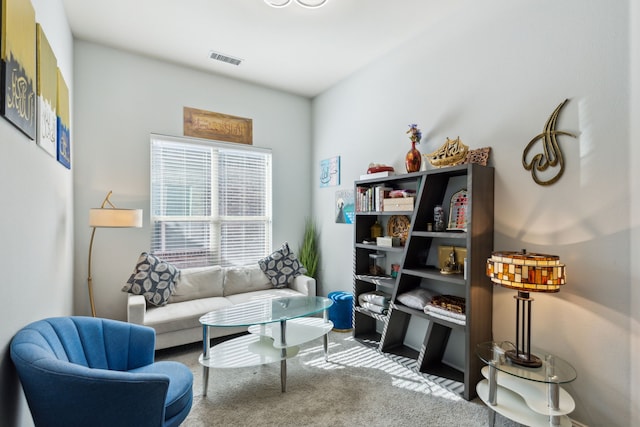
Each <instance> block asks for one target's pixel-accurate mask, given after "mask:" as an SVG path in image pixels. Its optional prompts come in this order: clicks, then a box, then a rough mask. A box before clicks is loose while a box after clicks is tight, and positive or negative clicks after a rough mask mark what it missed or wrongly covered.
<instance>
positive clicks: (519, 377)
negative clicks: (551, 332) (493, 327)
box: [476, 342, 577, 427]
mask: <svg viewBox="0 0 640 427" xmlns="http://www.w3.org/2000/svg"><path fill="white" fill-rule="evenodd" d="M502 344H503V343H496V342H484V343H480V344H478V346H477V348H476V354H477V355H478V357H479V358H480V359H481V360H482V361H483V362H484V363H486V364H487V366H485V367H483V368H482V375H483V376H484V377H485V378H486V379H484V380H482V381H480V382H479V383H478V385H477V386H476V391H477V392H478V397H480V399H481V400H482V401H483V402H484V403H485V404H486V405H487V406H488V407H489V409H490V411H489V425H490V426H493V425H494V422H495V413H496V412H498V413H499V414H501V415H503V416H505V417H507V418H509V419H511V420H513V421H516V422H518V423H520V424H524V425H527V426H540V427H549V426H564V427H571V425H572V422H571V419H570V418H569V417H568V416H567V414H569V413H571V412H573V410H574V409H575V402H574V400H573V398H572V397H571V395H570V394H569V393H567V391H565V390H564V388H562V387H561V386H560V385H561V384H567V383H570V382H572V381H573V380H575V379H576V377H577V373H576V370H575V369H574V368H573V366H571V365H570V364H569V362H567V361H566V360H564V359H561V358H560V357H558V356H555V355H553V354H550V353H546V352H544V351H534V353H536V354H537V356H538V357H540V359H541V360H542V366H540V367H537V368H536V367H524V366H520V365H517V364H514V363H512V362H511V361H510V360H509V358H508V357H506V356H505V349H503V346H502Z"/></svg>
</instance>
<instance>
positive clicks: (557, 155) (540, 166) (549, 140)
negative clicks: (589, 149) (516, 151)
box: [522, 99, 577, 185]
mask: <svg viewBox="0 0 640 427" xmlns="http://www.w3.org/2000/svg"><path fill="white" fill-rule="evenodd" d="M567 101H568V99H565V100H564V101H562V102H561V103H560V105H558V106H557V107H556V109H555V110H554V111H553V113H551V116H550V117H549V120H547V123H545V125H544V130H543V131H542V133H541V134H538V135H536V136H535V137H534V138H533V139H532V140H531V141H529V144H527V147H526V148H525V149H524V152H523V153H522V166H524V168H525V169H526V170H528V171H529V170H530V171H531V177H532V178H533V180H534V181H535V182H536V184H539V185H551V184H553V183H554V182H556V181H557V180H559V179H560V177H561V176H562V174H563V173H564V158H563V157H562V151H561V150H560V146H559V145H558V141H557V139H556V135H567V136H571V137H573V138H577V137H576V136H575V135H574V134H572V133H569V132H565V131H561V130H556V123H557V121H558V116H559V115H560V110H561V109H562V107H564V105H565V104H566V103H567ZM540 139H542V150H543V152H542V153H538V154H536V155H535V156H533V158H532V159H531V161H530V162H528V163H527V154H528V153H529V150H531V148H532V147H533V145H534V144H535V143H536V142H537V141H538V140H540ZM558 165H560V168H559V170H558V173H557V174H555V175H554V176H553V177H551V178H549V179H547V180H544V179H541V178H540V177H539V176H538V173H539V172H544V171H546V170H547V168H548V167H549V166H551V167H556V166H558ZM534 166H535V167H534Z"/></svg>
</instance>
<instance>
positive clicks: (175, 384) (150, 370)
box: [129, 361, 193, 419]
mask: <svg viewBox="0 0 640 427" xmlns="http://www.w3.org/2000/svg"><path fill="white" fill-rule="evenodd" d="M129 372H132V373H143V374H160V375H166V376H167V377H168V378H171V381H169V389H168V390H167V397H166V399H165V416H164V417H165V419H170V418H173V417H175V416H176V415H178V414H179V413H180V412H181V411H182V410H183V409H184V408H185V407H187V406H188V407H191V404H192V400H193V392H192V384H193V376H192V375H191V372H190V371H189V370H185V369H184V365H183V364H182V363H178V362H171V361H162V362H155V363H153V364H151V365H146V366H142V367H140V368H136V369H132V370H131V371H129ZM140 398H141V399H145V396H140ZM134 406H135V403H134Z"/></svg>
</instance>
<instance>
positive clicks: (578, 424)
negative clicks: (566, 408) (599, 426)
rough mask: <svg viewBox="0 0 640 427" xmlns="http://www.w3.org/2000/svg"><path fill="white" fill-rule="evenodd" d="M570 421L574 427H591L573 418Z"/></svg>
mask: <svg viewBox="0 0 640 427" xmlns="http://www.w3.org/2000/svg"><path fill="white" fill-rule="evenodd" d="M569 419H570V420H571V425H572V426H573V427H589V426H588V425H586V424H582V423H581V422H580V421H576V420H574V419H572V418H569Z"/></svg>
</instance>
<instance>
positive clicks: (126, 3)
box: [63, 0, 462, 97]
mask: <svg viewBox="0 0 640 427" xmlns="http://www.w3.org/2000/svg"><path fill="white" fill-rule="evenodd" d="M461 1H462V0H444V1H443V0H329V1H328V3H327V4H326V5H325V6H324V7H322V8H319V9H305V8H303V7H300V6H299V5H297V4H295V3H294V2H292V4H290V5H289V6H287V7H285V8H282V9H274V8H272V7H269V6H267V5H266V4H265V2H264V1H263V0H63V3H64V7H65V10H66V14H67V17H68V19H69V25H70V26H71V30H72V32H73V35H74V37H76V38H78V39H82V40H88V41H92V42H96V43H100V44H104V45H108V46H112V47H116V48H119V49H124V50H128V51H131V52H135V53H139V54H144V55H147V56H151V57H155V58H160V59H164V60H168V61H172V62H175V63H178V64H182V65H186V66H189V67H193V68H196V69H200V70H204V71H208V72H212V73H216V74H222V75H226V76H230V77H233V78H236V79H241V80H245V81H250V82H254V83H258V84H260V85H264V86H269V87H273V88H276V89H281V90H285V91H288V92H292V93H295V94H299V95H303V96H307V97H313V96H315V95H317V94H319V93H321V92H322V91H324V90H326V89H327V88H329V87H331V86H332V85H334V84H335V83H337V82H339V81H340V80H342V79H343V78H345V77H347V76H348V75H350V74H351V73H353V72H354V71H356V70H357V69H359V68H360V67H362V66H364V65H366V64H367V63H369V62H371V61H372V60H374V59H376V58H378V57H380V56H382V55H384V54H385V53H387V52H388V51H390V50H391V49H393V48H394V47H396V46H398V45H400V44H401V43H403V42H404V41H406V40H409V39H411V38H413V37H415V36H416V35H418V34H419V33H421V32H422V31H424V30H425V29H426V27H427V26H428V25H429V23H430V22H433V21H434V20H437V19H441V18H442V17H443V16H444V15H446V12H448V11H450V10H451V9H453V8H456V7H457V6H459V3H460V2H461ZM211 50H214V51H217V52H220V53H222V54H225V55H228V56H232V57H237V58H241V59H243V60H244V61H243V62H242V64H241V65H239V66H235V65H231V64H227V63H223V62H218V61H214V60H211V59H209V52H210V51H211Z"/></svg>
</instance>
